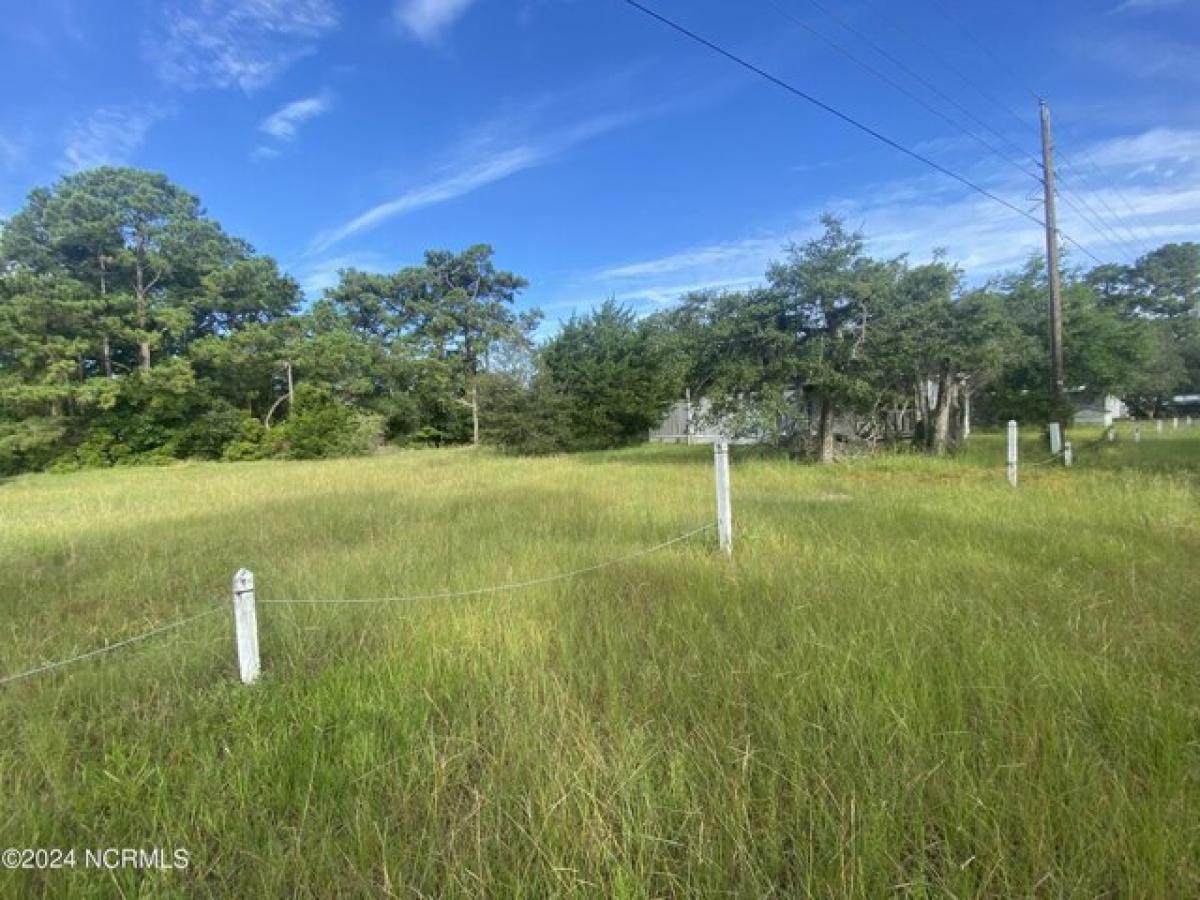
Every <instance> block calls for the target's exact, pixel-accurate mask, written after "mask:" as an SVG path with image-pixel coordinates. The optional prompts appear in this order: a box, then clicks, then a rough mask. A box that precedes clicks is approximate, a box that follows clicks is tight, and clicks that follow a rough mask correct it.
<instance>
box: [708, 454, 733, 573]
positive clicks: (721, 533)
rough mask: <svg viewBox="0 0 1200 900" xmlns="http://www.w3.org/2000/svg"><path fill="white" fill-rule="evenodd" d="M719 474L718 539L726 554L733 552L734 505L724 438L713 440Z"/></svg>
mask: <svg viewBox="0 0 1200 900" xmlns="http://www.w3.org/2000/svg"><path fill="white" fill-rule="evenodd" d="M713 463H714V464H715V466H716V474H717V540H718V541H719V542H720V545H721V549H722V550H724V551H725V553H726V554H729V555H732V554H733V506H732V504H731V503H730V498H729V444H728V443H727V442H726V441H725V439H724V438H717V440H716V441H714V442H713Z"/></svg>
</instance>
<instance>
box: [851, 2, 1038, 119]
mask: <svg viewBox="0 0 1200 900" xmlns="http://www.w3.org/2000/svg"><path fill="white" fill-rule="evenodd" d="M859 2H860V3H861V4H862V5H863V6H865V7H866V8H867V9H869V10H870V11H871V12H873V13H875V14H876V15H877V16H884V17H885V18H888V20H889V21H890V22H891V25H892V27H893V28H894V29H895V30H897V31H899V32H900V33H902V34H904V35H906V36H907V37H908V39H909V40H910V41H912V42H913V43H914V44H916V45H917V46H918V47H920V48H921V49H922V50H924V51H925V52H926V53H928V54H929V55H930V56H931V57H933V58H934V59H936V60H938V61H939V62H941V64H942V65H943V66H944V67H945V68H947V69H948V70H950V72H951V74H953V75H955V76H956V77H957V78H958V79H959V80H960V81H962V82H964V83H965V84H967V85H968V86H969V87H971V88H972V89H973V90H974V91H975V92H976V93H977V94H979V96H981V97H983V98H984V99H985V100H987V101H988V102H989V103H991V104H993V105H994V106H996V107H998V108H999V109H1000V110H1001V111H1003V112H1004V113H1006V114H1007V115H1008V116H1009V117H1011V118H1012V120H1013V121H1015V122H1016V123H1017V124H1018V125H1020V126H1021V127H1022V128H1030V129H1033V130H1035V131H1036V130H1037V127H1038V126H1037V124H1036V123H1034V122H1033V121H1032V120H1031V119H1028V118H1026V117H1025V116H1023V115H1021V114H1020V113H1018V112H1016V111H1014V110H1013V108H1012V107H1011V106H1009V105H1008V104H1007V103H1005V102H1003V101H1002V100H998V99H997V98H996V97H995V96H993V95H992V94H991V93H990V92H989V91H988V90H987V89H986V88H984V87H983V86H982V85H980V84H979V82H977V81H975V80H974V79H973V78H971V77H970V76H968V75H966V74H964V73H963V71H962V70H961V69H959V68H958V67H957V66H955V65H954V64H953V63H951V62H950V60H949V59H948V58H947V57H946V55H945V54H944V53H942V51H941V50H940V49H939V48H937V47H935V46H933V45H932V44H931V43H929V42H928V41H926V40H925V39H924V38H922V37H920V36H919V35H917V34H915V33H914V32H913V31H912V30H911V29H910V28H908V26H907V25H906V24H905V23H903V22H901V21H900V20H899V19H897V18H893V17H891V16H888V15H887V14H886V13H885V12H884V10H883V9H882V8H881V7H880V5H878V4H877V3H876V2H875V0H859ZM1035 99H1037V98H1036V97H1035Z"/></svg>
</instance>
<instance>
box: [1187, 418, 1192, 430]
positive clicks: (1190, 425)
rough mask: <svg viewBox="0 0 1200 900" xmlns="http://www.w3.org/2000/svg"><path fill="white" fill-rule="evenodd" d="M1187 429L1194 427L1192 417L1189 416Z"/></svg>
mask: <svg viewBox="0 0 1200 900" xmlns="http://www.w3.org/2000/svg"><path fill="white" fill-rule="evenodd" d="M1187 427H1188V428H1191V427H1192V417H1191V416H1188V417H1187Z"/></svg>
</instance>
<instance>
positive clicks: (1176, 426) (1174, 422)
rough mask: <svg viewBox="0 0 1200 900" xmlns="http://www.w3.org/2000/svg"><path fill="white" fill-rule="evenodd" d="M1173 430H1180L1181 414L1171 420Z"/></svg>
mask: <svg viewBox="0 0 1200 900" xmlns="http://www.w3.org/2000/svg"><path fill="white" fill-rule="evenodd" d="M1171 430H1172V431H1178V430H1179V416H1176V417H1175V418H1173V419H1172V420H1171Z"/></svg>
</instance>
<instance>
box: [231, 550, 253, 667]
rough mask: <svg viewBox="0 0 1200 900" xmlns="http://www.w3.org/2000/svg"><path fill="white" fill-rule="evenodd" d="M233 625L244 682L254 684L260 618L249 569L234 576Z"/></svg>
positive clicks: (239, 571) (239, 570) (251, 574)
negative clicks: (256, 613) (256, 610)
mask: <svg viewBox="0 0 1200 900" xmlns="http://www.w3.org/2000/svg"><path fill="white" fill-rule="evenodd" d="M233 624H234V628H235V630H236V631H237V653H238V669H239V670H240V671H241V675H242V682H243V683H244V684H253V683H254V682H256V681H258V673H259V664H258V617H257V616H256V615H255V612H254V573H253V572H251V571H250V570H249V569H238V571H237V574H236V575H234V576H233Z"/></svg>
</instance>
